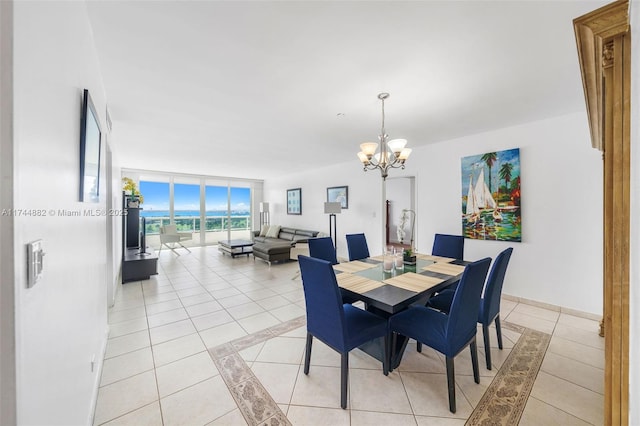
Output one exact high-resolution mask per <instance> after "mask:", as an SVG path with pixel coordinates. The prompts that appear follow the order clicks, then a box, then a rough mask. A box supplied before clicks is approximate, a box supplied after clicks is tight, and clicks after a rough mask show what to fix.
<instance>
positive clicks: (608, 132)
mask: <svg viewBox="0 0 640 426" xmlns="http://www.w3.org/2000/svg"><path fill="white" fill-rule="evenodd" d="M573 23H574V30H575V34H576V41H577V45H578V57H579V60H580V68H581V72H582V84H583V87H584V93H585V99H586V103H587V114H588V118H589V128H590V132H591V144H592V146H593V147H594V148H596V149H599V150H600V151H602V153H603V160H604V164H603V171H604V173H603V176H604V180H603V193H604V197H603V198H604V200H603V236H604V238H603V266H604V267H603V281H604V282H603V330H602V331H603V333H604V336H605V383H604V409H605V410H604V411H605V417H604V424H606V425H628V424H629V266H630V256H629V254H630V252H629V238H630V173H631V164H630V157H631V121H630V113H631V104H630V99H631V88H630V87H631V33H630V31H629V1H628V0H622V1H616V2H614V3H611V4H609V5H606V6H604V7H602V8H600V9H597V10H594V11H593V12H590V13H588V14H586V15H583V16H581V17H579V18H576V19H575V20H574V21H573Z"/></svg>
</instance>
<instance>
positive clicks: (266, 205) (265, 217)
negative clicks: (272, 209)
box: [260, 203, 269, 229]
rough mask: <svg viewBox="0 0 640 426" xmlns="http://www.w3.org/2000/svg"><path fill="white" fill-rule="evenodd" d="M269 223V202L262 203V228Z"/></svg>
mask: <svg viewBox="0 0 640 426" xmlns="http://www.w3.org/2000/svg"><path fill="white" fill-rule="evenodd" d="M268 224H269V203H260V229H262V225H268Z"/></svg>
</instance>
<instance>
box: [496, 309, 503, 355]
mask: <svg viewBox="0 0 640 426" xmlns="http://www.w3.org/2000/svg"><path fill="white" fill-rule="evenodd" d="M496 334H497V335H498V348H500V350H502V326H501V325H500V314H498V316H497V317H496Z"/></svg>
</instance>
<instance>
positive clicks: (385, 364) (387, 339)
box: [382, 333, 391, 376]
mask: <svg viewBox="0 0 640 426" xmlns="http://www.w3.org/2000/svg"><path fill="white" fill-rule="evenodd" d="M390 345H391V336H389V333H387V334H385V335H384V352H383V354H382V373H383V374H384V375H385V376H388V375H389V364H390V362H389V354H390V353H391V350H390V349H389V346H390Z"/></svg>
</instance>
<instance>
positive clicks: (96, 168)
mask: <svg viewBox="0 0 640 426" xmlns="http://www.w3.org/2000/svg"><path fill="white" fill-rule="evenodd" d="M101 134H102V132H101V130H100V120H99V119H98V114H97V113H96V109H95V107H94V106H93V102H92V101H91V96H90V95H89V91H88V90H87V89H84V95H83V98H82V117H81V120H80V197H79V198H80V201H85V202H91V203H97V202H99V201H100V192H99V191H100V136H101Z"/></svg>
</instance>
